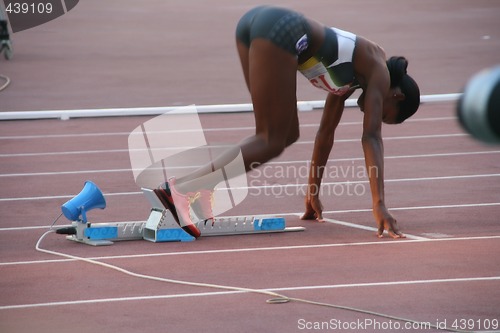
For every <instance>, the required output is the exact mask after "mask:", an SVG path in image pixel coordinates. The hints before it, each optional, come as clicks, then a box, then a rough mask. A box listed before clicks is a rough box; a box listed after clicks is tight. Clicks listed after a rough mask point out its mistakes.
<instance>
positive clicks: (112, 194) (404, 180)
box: [0, 173, 500, 202]
mask: <svg viewBox="0 0 500 333" xmlns="http://www.w3.org/2000/svg"><path fill="white" fill-rule="evenodd" d="M495 177H500V173H491V174H477V175H455V176H437V177H421V178H397V179H386V180H385V182H386V183H401V182H403V183H404V182H419V181H437V180H450V179H451V180H456V179H460V180H461V179H477V178H495ZM368 183H369V182H368V180H348V181H342V182H324V183H322V185H323V187H328V186H339V185H356V184H368ZM306 186H307V184H305V183H301V184H271V185H255V186H246V187H232V188H231V189H230V190H233V191H235V190H263V189H279V188H294V187H295V188H301V187H304V188H305V187H306ZM220 190H227V188H220ZM138 194H142V192H140V191H137V192H114V193H104V195H105V196H124V195H138ZM285 194H286V193H285ZM73 197H74V195H69V194H68V195H56V196H39V197H17V198H0V202H12V201H33V200H53V199H67V198H73Z"/></svg>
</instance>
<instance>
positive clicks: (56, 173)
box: [0, 150, 500, 177]
mask: <svg viewBox="0 0 500 333" xmlns="http://www.w3.org/2000/svg"><path fill="white" fill-rule="evenodd" d="M491 154H500V150H486V151H469V152H456V153H436V154H415V155H394V156H385V157H384V159H386V160H394V159H414V158H434V157H456V156H476V155H491ZM354 161H364V157H346V158H333V159H329V160H328V163H337V162H354ZM309 163H310V160H291V161H270V162H268V163H266V165H274V166H278V165H287V164H309ZM190 167H193V168H194V167H195V166H194V165H193V166H189V165H188V166H185V167H183V168H190ZM122 172H132V169H100V170H75V171H48V172H25V173H6V174H0V177H26V176H37V177H38V176H61V175H75V174H96V173H122Z"/></svg>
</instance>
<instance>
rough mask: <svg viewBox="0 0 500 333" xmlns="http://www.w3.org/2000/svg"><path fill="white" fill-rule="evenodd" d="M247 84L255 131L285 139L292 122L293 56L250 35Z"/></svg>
mask: <svg viewBox="0 0 500 333" xmlns="http://www.w3.org/2000/svg"><path fill="white" fill-rule="evenodd" d="M249 88H250V93H251V95H252V102H253V107H254V113H255V121H256V131H257V134H263V135H265V136H266V137H267V139H268V140H283V143H285V142H286V140H287V137H288V133H289V131H290V127H291V125H292V124H294V123H296V122H295V121H294V117H295V116H296V112H297V91H296V90H297V58H296V56H294V55H293V54H291V53H290V52H287V51H285V50H284V49H282V48H280V47H278V46H276V45H274V44H273V43H272V42H270V41H268V40H265V39H260V38H258V39H254V40H253V41H252V44H251V46H250V50H249Z"/></svg>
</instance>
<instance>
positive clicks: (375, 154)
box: [361, 60, 404, 238]
mask: <svg viewBox="0 0 500 333" xmlns="http://www.w3.org/2000/svg"><path fill="white" fill-rule="evenodd" d="M370 68H371V69H370V73H369V75H367V76H365V78H366V81H367V85H366V89H365V99H364V118H363V135H362V139H361V142H362V145H363V152H364V155H365V163H366V171H367V174H368V177H369V181H370V190H371V193H372V204H373V215H374V217H375V220H376V221H377V225H378V235H379V237H382V233H383V232H384V229H386V230H388V231H389V234H390V235H391V236H392V237H394V238H398V237H404V236H403V234H401V233H400V232H399V230H398V226H397V222H396V220H395V219H394V217H393V216H392V215H391V214H390V213H389V210H388V209H387V207H386V204H385V193H384V145H383V141H382V116H383V114H382V111H383V101H384V97H385V95H386V94H387V93H388V91H389V86H390V77H389V72H388V70H387V67H386V65H385V61H383V60H374V63H373V64H372V66H371V67H370Z"/></svg>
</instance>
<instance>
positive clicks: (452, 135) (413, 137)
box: [0, 133, 469, 157]
mask: <svg viewBox="0 0 500 333" xmlns="http://www.w3.org/2000/svg"><path fill="white" fill-rule="evenodd" d="M467 136H469V135H468V134H466V133H450V134H429V135H410V136H392V137H384V141H392V140H418V139H444V138H455V137H467ZM349 142H361V138H356V139H338V140H335V143H349ZM311 144H314V141H297V142H295V143H294V145H311ZM182 148H184V147H182V146H181V147H175V148H171V149H176V150H179V149H182ZM185 148H186V149H188V148H192V147H185ZM168 149H169V148H165V149H163V150H168ZM128 152H129V149H102V150H75V151H62V152H42V153H8V154H0V157H33V156H58V155H76V154H111V153H128Z"/></svg>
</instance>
